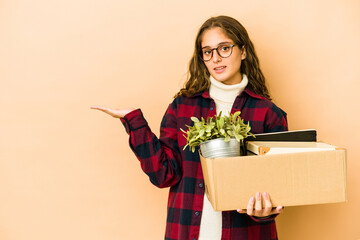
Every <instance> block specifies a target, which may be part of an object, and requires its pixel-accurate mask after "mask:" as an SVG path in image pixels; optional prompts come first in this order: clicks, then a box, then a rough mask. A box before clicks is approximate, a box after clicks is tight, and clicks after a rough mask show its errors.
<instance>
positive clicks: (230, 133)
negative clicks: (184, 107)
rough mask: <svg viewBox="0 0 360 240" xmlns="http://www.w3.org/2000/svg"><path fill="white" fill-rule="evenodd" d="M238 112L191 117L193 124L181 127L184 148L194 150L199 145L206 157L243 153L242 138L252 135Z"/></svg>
mask: <svg viewBox="0 0 360 240" xmlns="http://www.w3.org/2000/svg"><path fill="white" fill-rule="evenodd" d="M240 113H241V112H240V111H237V112H235V113H233V114H229V116H222V115H221V112H220V113H219V115H216V116H214V117H209V118H207V119H206V120H205V119H204V118H201V120H199V119H198V118H196V117H192V118H191V120H192V121H193V122H194V125H193V126H187V127H188V130H187V131H184V130H183V129H181V131H182V132H183V133H185V134H184V137H185V138H186V145H185V147H184V149H185V148H186V147H189V148H190V150H191V151H192V152H195V148H196V146H200V151H201V154H202V155H203V156H204V157H206V158H217V157H230V156H240V155H244V153H245V151H244V143H243V140H244V139H245V138H246V137H248V136H250V135H251V136H254V135H253V134H252V133H251V132H250V130H251V127H250V125H249V123H247V124H245V123H244V120H243V119H241V118H240ZM241 150H243V152H241Z"/></svg>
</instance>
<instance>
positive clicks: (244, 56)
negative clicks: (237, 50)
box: [241, 46, 246, 60]
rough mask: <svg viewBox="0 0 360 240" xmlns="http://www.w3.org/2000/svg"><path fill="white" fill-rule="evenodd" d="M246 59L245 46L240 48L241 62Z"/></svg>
mask: <svg viewBox="0 0 360 240" xmlns="http://www.w3.org/2000/svg"><path fill="white" fill-rule="evenodd" d="M245 58H246V49H245V46H242V48H241V60H244V59H245Z"/></svg>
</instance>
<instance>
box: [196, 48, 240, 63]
mask: <svg viewBox="0 0 360 240" xmlns="http://www.w3.org/2000/svg"><path fill="white" fill-rule="evenodd" d="M224 45H227V44H220V45H219V46H217V47H216V48H211V49H209V50H210V51H211V56H210V58H209V60H205V59H204V56H203V54H204V53H203V51H202V50H203V48H202V49H201V54H200V58H201V59H202V60H203V61H204V62H208V61H210V60H211V59H212V58H213V56H214V50H216V52H217V54H218V55H219V56H220V57H222V58H228V57H230V56H231V54H232V52H233V48H234V47H235V46H236V44H229V46H230V48H231V52H230V54H229V56H227V57H223V56H221V54H220V53H219V47H223V46H224Z"/></svg>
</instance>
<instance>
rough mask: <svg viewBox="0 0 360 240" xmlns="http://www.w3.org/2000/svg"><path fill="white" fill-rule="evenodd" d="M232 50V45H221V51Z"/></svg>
mask: <svg viewBox="0 0 360 240" xmlns="http://www.w3.org/2000/svg"><path fill="white" fill-rule="evenodd" d="M229 50H230V46H229V45H224V46H220V51H222V52H227V51H229Z"/></svg>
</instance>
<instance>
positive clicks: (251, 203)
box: [246, 196, 255, 216]
mask: <svg viewBox="0 0 360 240" xmlns="http://www.w3.org/2000/svg"><path fill="white" fill-rule="evenodd" d="M254 203H255V198H254V196H252V197H251V198H250V200H249V203H248V205H247V208H246V213H247V214H248V215H249V216H252V215H253V214H254Z"/></svg>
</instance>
